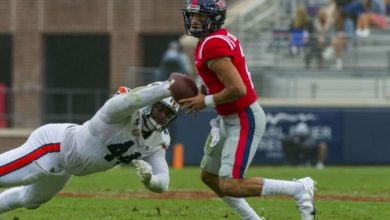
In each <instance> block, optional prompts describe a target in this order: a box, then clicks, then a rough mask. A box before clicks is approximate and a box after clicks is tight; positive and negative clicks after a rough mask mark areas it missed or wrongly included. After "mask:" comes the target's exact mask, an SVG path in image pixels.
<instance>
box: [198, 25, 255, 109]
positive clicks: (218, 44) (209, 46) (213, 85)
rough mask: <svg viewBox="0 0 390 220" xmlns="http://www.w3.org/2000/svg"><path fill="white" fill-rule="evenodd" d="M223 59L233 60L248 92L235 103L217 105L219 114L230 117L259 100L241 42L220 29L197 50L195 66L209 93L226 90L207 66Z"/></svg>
mask: <svg viewBox="0 0 390 220" xmlns="http://www.w3.org/2000/svg"><path fill="white" fill-rule="evenodd" d="M221 57H230V58H231V61H232V63H233V65H234V66H235V67H236V69H237V70H238V72H239V74H240V76H241V79H242V81H243V82H244V84H245V86H246V91H247V93H246V95H245V96H243V97H241V98H239V99H237V100H235V101H233V102H229V103H224V104H217V105H216V109H217V113H218V114H220V115H230V114H234V113H236V112H238V110H240V109H243V108H246V107H248V106H250V105H251V104H252V103H253V102H255V101H256V100H257V96H256V91H255V88H254V86H253V83H252V79H251V75H250V73H249V71H248V68H247V66H246V63H245V56H244V53H243V52H242V48H241V45H240V42H239V41H238V39H237V38H236V37H234V36H233V35H232V34H230V33H229V32H227V30H226V29H220V30H218V31H216V32H214V33H212V34H210V35H209V36H207V37H206V38H204V39H202V40H200V41H199V42H198V45H197V46H196V49H195V66H196V69H197V70H198V73H199V75H200V77H201V78H202V80H203V84H204V85H205V86H206V87H207V90H208V93H209V94H216V93H218V92H220V91H221V90H223V89H224V88H225V87H224V85H223V84H222V82H221V81H220V80H219V79H218V77H217V75H216V74H215V73H214V72H213V71H212V70H210V69H209V68H208V66H207V61H209V60H212V59H216V58H221Z"/></svg>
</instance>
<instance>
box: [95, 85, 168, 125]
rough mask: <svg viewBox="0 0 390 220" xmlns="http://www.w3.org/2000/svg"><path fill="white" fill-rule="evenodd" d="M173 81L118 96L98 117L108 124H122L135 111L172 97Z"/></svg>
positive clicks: (111, 100)
mask: <svg viewBox="0 0 390 220" xmlns="http://www.w3.org/2000/svg"><path fill="white" fill-rule="evenodd" d="M171 84H172V81H168V80H167V81H164V82H162V83H160V84H155V85H150V86H144V87H139V88H136V89H134V90H132V91H130V92H127V93H123V94H119V95H116V96H114V97H112V98H110V99H109V100H107V102H106V103H105V104H104V105H103V107H102V108H101V109H100V110H99V112H98V114H97V116H98V117H99V118H100V119H101V120H103V121H104V122H106V123H116V122H120V121H121V120H123V119H124V118H127V117H129V116H130V115H131V114H132V113H133V112H134V111H136V110H138V109H140V108H142V107H145V106H148V105H151V104H153V103H155V102H157V101H158V100H161V99H163V98H166V97H168V96H170V91H169V87H170V85H171Z"/></svg>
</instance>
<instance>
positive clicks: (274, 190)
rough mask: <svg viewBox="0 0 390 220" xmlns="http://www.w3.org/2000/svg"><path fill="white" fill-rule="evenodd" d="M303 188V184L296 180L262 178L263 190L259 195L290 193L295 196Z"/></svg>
mask: <svg viewBox="0 0 390 220" xmlns="http://www.w3.org/2000/svg"><path fill="white" fill-rule="evenodd" d="M303 189H304V187H303V185H302V184H301V183H299V182H296V181H286V180H274V179H266V178H263V190H262V192H261V196H270V195H290V196H296V195H297V194H298V193H299V192H301V191H302V190H303Z"/></svg>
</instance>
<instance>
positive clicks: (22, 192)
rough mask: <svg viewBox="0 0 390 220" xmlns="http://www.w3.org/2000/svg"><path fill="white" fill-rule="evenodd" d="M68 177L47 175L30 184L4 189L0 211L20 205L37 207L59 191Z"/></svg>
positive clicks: (20, 206)
mask: <svg viewBox="0 0 390 220" xmlns="http://www.w3.org/2000/svg"><path fill="white" fill-rule="evenodd" d="M70 177H71V176H70V175H62V176H55V175H47V176H46V177H44V178H42V179H40V180H39V181H38V182H35V183H33V184H31V185H27V186H18V187H13V188H10V189H7V190H5V191H4V192H2V193H1V194H0V213H4V212H7V211H10V210H13V209H16V208H22V207H24V208H28V209H35V208H38V207H39V206H40V205H41V204H43V203H45V202H47V201H49V200H50V199H51V198H53V197H54V195H56V194H57V193H58V192H59V191H61V190H62V189H63V188H64V186H65V185H66V183H67V182H68V181H69V179H70Z"/></svg>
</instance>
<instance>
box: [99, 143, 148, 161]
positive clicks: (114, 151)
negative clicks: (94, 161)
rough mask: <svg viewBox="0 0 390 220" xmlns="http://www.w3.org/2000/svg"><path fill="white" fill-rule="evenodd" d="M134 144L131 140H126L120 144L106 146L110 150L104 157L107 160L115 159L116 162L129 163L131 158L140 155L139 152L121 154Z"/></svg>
mask: <svg viewBox="0 0 390 220" xmlns="http://www.w3.org/2000/svg"><path fill="white" fill-rule="evenodd" d="M133 145H134V142H133V141H128V142H125V143H122V144H111V145H108V146H107V149H108V150H109V151H110V154H107V155H106V156H105V157H104V159H106V160H107V161H108V162H110V161H112V160H113V159H117V160H118V162H117V164H118V163H126V164H129V163H130V162H131V161H132V160H134V159H137V158H138V157H140V156H141V153H139V152H135V153H134V154H132V155H129V156H122V154H124V153H125V152H126V151H128V150H129V148H130V147H132V146H133Z"/></svg>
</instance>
